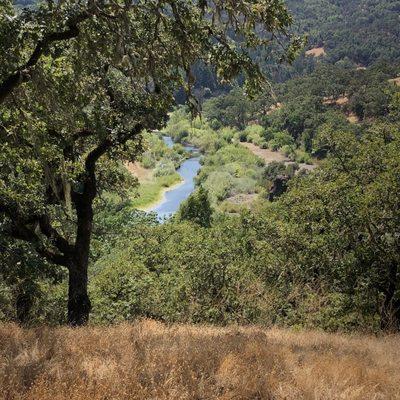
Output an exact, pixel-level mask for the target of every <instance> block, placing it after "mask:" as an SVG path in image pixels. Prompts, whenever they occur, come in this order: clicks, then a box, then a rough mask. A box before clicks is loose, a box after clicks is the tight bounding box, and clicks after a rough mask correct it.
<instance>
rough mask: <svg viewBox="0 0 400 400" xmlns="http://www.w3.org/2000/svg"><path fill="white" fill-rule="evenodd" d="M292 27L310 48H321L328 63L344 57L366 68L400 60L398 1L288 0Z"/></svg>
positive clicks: (399, 5) (399, 8)
mask: <svg viewBox="0 0 400 400" xmlns="http://www.w3.org/2000/svg"><path fill="white" fill-rule="evenodd" d="M287 4H288V7H289V9H290V11H291V12H292V14H293V16H294V18H295V27H296V29H297V30H298V31H299V32H302V33H305V34H307V35H308V37H309V47H313V46H315V47H319V46H324V48H325V51H326V53H327V56H326V57H327V59H328V60H329V61H331V62H337V61H339V60H343V59H345V58H346V57H347V58H349V59H350V60H351V61H353V62H355V63H359V64H362V65H365V66H367V65H369V64H371V63H373V62H374V61H376V60H378V59H381V58H384V59H387V60H398V59H399V57H400V40H399V39H400V24H399V13H400V1H397V0H288V1H287Z"/></svg>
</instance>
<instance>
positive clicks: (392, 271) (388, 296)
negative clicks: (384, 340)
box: [381, 262, 400, 331]
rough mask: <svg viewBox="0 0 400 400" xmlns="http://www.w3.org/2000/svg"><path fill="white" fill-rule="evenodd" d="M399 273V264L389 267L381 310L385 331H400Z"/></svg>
mask: <svg viewBox="0 0 400 400" xmlns="http://www.w3.org/2000/svg"><path fill="white" fill-rule="evenodd" d="M397 273H398V265H397V262H393V263H392V264H391V265H390V267H389V277H388V278H389V280H388V286H387V289H386V292H385V300H384V302H383V305H382V310H381V329H383V330H395V331H398V330H400V299H399V298H397V297H396V291H397Z"/></svg>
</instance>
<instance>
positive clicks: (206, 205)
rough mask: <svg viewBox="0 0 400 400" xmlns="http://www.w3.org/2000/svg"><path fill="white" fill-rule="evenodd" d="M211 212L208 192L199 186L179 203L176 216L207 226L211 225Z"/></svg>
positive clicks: (182, 219)
mask: <svg viewBox="0 0 400 400" xmlns="http://www.w3.org/2000/svg"><path fill="white" fill-rule="evenodd" d="M212 213H213V210H212V208H211V204H210V201H209V199H208V193H207V191H206V190H204V188H203V187H200V188H199V189H198V190H197V191H196V192H195V193H193V194H192V195H191V196H190V197H189V198H188V199H187V200H186V201H185V202H184V203H183V204H182V205H181V207H180V209H179V214H178V218H179V220H181V221H191V222H194V223H196V224H199V225H200V226H203V227H205V228H208V227H210V225H211V217H212Z"/></svg>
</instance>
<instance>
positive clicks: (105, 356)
mask: <svg viewBox="0 0 400 400" xmlns="http://www.w3.org/2000/svg"><path fill="white" fill-rule="evenodd" d="M399 365H400V337H399V336H386V337H380V338H375V337H369V336H361V335H354V336H346V335H339V334H326V333H321V332H316V331H307V332H291V331H289V330H283V329H278V328H273V329H261V328H255V327H254V328H252V327H230V328H215V327H205V326H183V325H182V326H166V325H163V324H161V323H157V322H154V321H149V320H144V321H141V322H137V323H135V324H132V325H128V324H124V325H119V326H114V327H108V328H104V327H103V328H102V327H88V328H81V329H70V328H66V327H64V328H45V327H42V328H37V329H31V330H24V329H22V328H19V327H17V326H16V325H12V324H9V325H0V398H1V399H7V400H14V399H18V400H21V399H22V400H23V399H32V400H50V399H51V400H64V399H65V400H66V399H68V400H78V399H79V400H84V399H85V400H86V399H93V400H100V399H102V400H106V399H110V400H111V399H112V400H119V399H133V400H144V399H149V400H150V399H154V400H156V399H157V400H167V399H168V400H171V399H179V400H183V399H185V400H195V399H198V400H199V399H221V400H228V399H243V400H244V399H249V400H250V399H252V400H256V399H268V400H272V399H276V400H283V399H286V400H299V399H320V400H333V399H335V400H336V399H346V400H355V399H357V400H372V399H391V400H392V399H400V370H399Z"/></svg>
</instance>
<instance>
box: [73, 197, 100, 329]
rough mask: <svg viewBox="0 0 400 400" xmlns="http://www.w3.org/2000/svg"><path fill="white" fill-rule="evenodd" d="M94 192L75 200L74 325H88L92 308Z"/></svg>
mask: <svg viewBox="0 0 400 400" xmlns="http://www.w3.org/2000/svg"><path fill="white" fill-rule="evenodd" d="M93 193H94V191H93ZM93 193H91V194H90V195H86V196H85V195H83V196H82V197H80V198H78V199H77V200H76V202H75V208H76V214H77V220H78V227H77V233H76V241H75V249H74V255H73V257H72V262H71V265H70V268H69V290H68V323H69V324H70V325H72V326H81V325H86V324H87V323H88V321H89V313H90V310H91V304H90V299H89V296H88V290H87V286H88V265H89V253H90V241H91V236H92V227H93V206H92V202H93V198H94V195H93Z"/></svg>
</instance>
